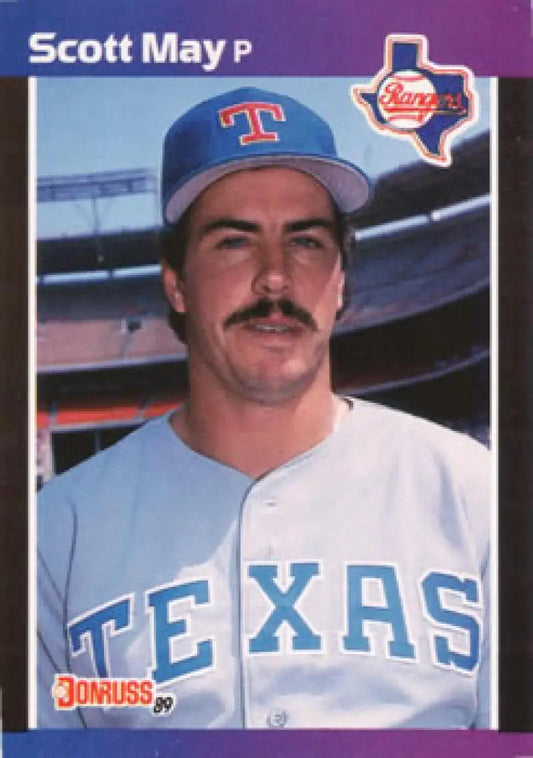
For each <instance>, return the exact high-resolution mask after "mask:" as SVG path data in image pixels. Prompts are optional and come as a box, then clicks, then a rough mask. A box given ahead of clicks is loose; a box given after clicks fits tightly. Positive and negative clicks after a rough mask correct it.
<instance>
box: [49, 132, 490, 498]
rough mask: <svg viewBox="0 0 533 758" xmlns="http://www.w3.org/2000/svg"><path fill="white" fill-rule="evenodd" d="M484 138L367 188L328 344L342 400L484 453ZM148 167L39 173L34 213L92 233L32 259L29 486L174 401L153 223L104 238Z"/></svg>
mask: <svg viewBox="0 0 533 758" xmlns="http://www.w3.org/2000/svg"><path fill="white" fill-rule="evenodd" d="M489 154H490V139H489V133H488V132H484V133H481V134H479V135H477V136H475V137H473V138H471V139H467V140H463V142H462V143H461V145H460V146H459V147H458V148H457V149H456V150H455V152H454V162H453V166H452V168H450V169H448V170H442V169H440V168H435V167H432V166H430V165H428V164H425V163H423V162H422V161H416V160H415V161H414V162H413V163H412V164H410V165H404V166H402V167H401V168H399V169H397V170H394V171H391V172H387V173H385V174H383V175H381V176H379V177H377V179H376V190H375V200H374V202H373V203H372V205H371V206H370V207H369V208H368V209H367V210H366V211H364V212H362V213H361V214H360V215H359V216H358V218H357V220H356V226H357V233H356V255H355V258H354V261H353V262H352V264H351V266H350V269H349V290H350V296H349V300H348V303H347V307H346V309H345V312H344V313H343V315H342V317H341V318H340V320H339V322H338V324H337V327H336V330H335V334H334V337H333V340H332V364H333V382H334V386H335V387H336V389H337V390H339V391H342V392H344V393H347V394H350V395H356V396H361V397H365V398H368V399H371V400H376V401H378V402H382V403H385V404H388V405H391V406H395V407H398V408H403V409H406V410H408V411H410V412H413V413H416V414H418V415H422V416H426V417H427V418H431V419H433V420H436V421H438V422H440V423H444V424H447V425H449V426H452V427H454V428H457V429H460V430H463V431H466V432H468V433H470V434H472V435H474V436H476V437H477V438H479V439H480V440H481V441H483V442H484V443H486V444H488V442H489V426H490V419H489V404H490V390H489V385H490V380H489V364H490V360H489V355H490V330H489V321H490V319H489V313H490V295H489V290H490V201H489V189H490V168H489ZM157 188H158V180H157V176H156V173H155V171H154V170H153V169H150V168H148V169H147V168H142V169H137V170H131V169H129V170H123V171H109V172H101V173H98V174H94V173H89V174H77V175H63V176H46V177H39V180H38V201H39V203H41V204H43V203H52V202H60V203H62V204H76V203H77V204H78V205H79V204H80V203H82V204H89V205H90V208H91V213H92V220H91V223H92V230H91V231H90V233H85V234H81V235H80V234H74V235H72V236H69V235H68V234H67V235H63V236H61V237H47V238H44V239H40V240H39V242H38V248H37V335H36V340H37V351H36V355H37V372H38V382H37V386H38V417H37V477H38V485H41V484H42V483H43V482H44V481H46V480H48V479H49V478H50V477H51V476H52V475H53V474H54V473H58V472H60V471H63V470H65V469H67V468H69V467H70V466H72V465H74V464H75V463H77V462H79V461H80V460H82V459H83V458H85V457H87V456H89V455H91V454H93V453H94V452H97V451H98V450H100V449H102V448H104V447H106V446H107V445H109V444H111V443H112V442H114V441H116V440H117V439H119V438H120V437H121V436H123V435H124V434H126V433H128V432H129V431H131V430H133V429H134V428H136V427H137V426H138V425H139V424H141V423H143V422H144V421H146V420H147V419H149V418H151V417H153V416H154V415H157V414H159V413H162V412H164V411H166V410H168V409H170V408H172V407H174V406H175V405H176V404H177V403H179V402H181V401H182V400H183V399H184V397H185V395H186V391H187V370H186V354H185V350H184V347H183V346H182V345H180V344H179V343H178V342H177V341H176V339H175V337H174V335H173V334H172V332H171V331H170V329H169V328H168V326H167V324H166V305H165V303H164V299H163V296H162V293H161V289H160V284H159V276H158V267H157V258H158V250H157V237H158V231H159V227H158V224H157V223H154V224H153V225H151V226H149V227H145V228H138V229H134V230H127V231H120V230H117V231H113V232H101V231H99V227H100V220H99V219H100V214H101V213H102V212H105V206H106V204H108V203H110V202H111V201H112V199H113V198H115V197H121V198H123V199H124V198H125V199H126V200H127V199H128V198H129V197H132V196H135V195H137V194H146V195H148V196H151V197H152V199H153V204H154V208H155V207H156V206H157Z"/></svg>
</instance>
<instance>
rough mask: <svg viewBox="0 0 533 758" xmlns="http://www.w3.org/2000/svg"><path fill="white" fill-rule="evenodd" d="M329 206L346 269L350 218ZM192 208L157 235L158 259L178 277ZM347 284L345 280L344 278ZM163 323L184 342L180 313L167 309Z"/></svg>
mask: <svg viewBox="0 0 533 758" xmlns="http://www.w3.org/2000/svg"><path fill="white" fill-rule="evenodd" d="M332 206H333V221H334V227H335V238H336V241H337V244H338V246H339V250H340V252H341V257H342V268H343V269H344V270H346V268H347V267H348V266H349V265H350V261H351V257H352V255H353V251H354V248H355V237H354V226H353V223H352V221H351V217H350V216H346V215H344V214H342V213H341V212H340V210H339V209H338V208H337V206H336V204H335V203H333V202H332ZM191 208H192V205H191V206H189V208H187V210H186V211H185V213H184V214H183V215H182V216H181V218H180V219H179V220H178V221H177V223H176V224H174V225H173V226H165V227H164V228H163V229H162V230H161V232H160V234H159V240H158V245H159V252H160V258H161V259H162V260H163V261H165V263H167V264H168V265H169V266H170V267H171V268H172V269H174V271H175V272H176V273H177V274H178V275H180V276H181V275H182V273H183V265H184V263H185V254H186V252H187V245H188V242H189V221H190V215H191V213H190V212H191ZM346 282H348V277H346ZM347 286H348V285H347V284H346V285H345V293H344V294H345V297H344V300H345V302H346V295H347V292H346V289H347ZM342 311H343V308H341V309H340V310H339V311H338V313H337V317H339V316H340V315H341V313H342ZM167 321H168V323H169V326H170V327H171V329H172V330H173V332H174V333H175V334H176V335H177V337H178V338H179V339H180V340H181V341H182V342H183V343H186V342H187V337H186V329H185V322H186V317H185V314H183V313H177V312H176V311H175V310H174V309H173V308H172V307H171V306H169V309H168V313H167Z"/></svg>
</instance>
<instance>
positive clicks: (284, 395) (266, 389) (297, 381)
mask: <svg viewBox="0 0 533 758" xmlns="http://www.w3.org/2000/svg"><path fill="white" fill-rule="evenodd" d="M319 369H320V367H319V366H313V367H309V366H307V367H301V366H300V367H299V368H297V367H290V368H289V367H285V368H284V370H280V369H279V368H278V369H277V370H274V369H272V367H269V368H265V367H264V366H263V367H260V368H259V369H258V370H256V371H254V372H250V371H241V372H239V376H238V380H239V384H240V386H241V388H242V391H243V395H245V396H247V397H249V398H250V399H251V400H254V401H255V402H258V403H261V404H263V405H279V404H280V403H284V402H287V401H289V400H294V399H295V398H298V397H300V396H301V395H303V394H304V393H305V392H306V391H307V390H308V389H309V387H310V386H311V385H312V384H313V383H314V381H315V380H316V379H317V377H318V375H319V373H320V371H319ZM328 377H329V373H328Z"/></svg>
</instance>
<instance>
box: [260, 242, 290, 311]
mask: <svg viewBox="0 0 533 758" xmlns="http://www.w3.org/2000/svg"><path fill="white" fill-rule="evenodd" d="M290 287H291V274H290V271H289V262H288V257H287V255H286V254H285V252H284V250H283V247H282V245H280V244H269V245H264V246H263V247H262V248H261V251H260V254H259V256H258V271H257V274H256V276H255V278H254V281H253V283H252V289H253V291H254V293H255V294H256V295H260V296H263V297H271V298H273V297H282V296H284V295H286V294H287V292H288V291H289V289H290Z"/></svg>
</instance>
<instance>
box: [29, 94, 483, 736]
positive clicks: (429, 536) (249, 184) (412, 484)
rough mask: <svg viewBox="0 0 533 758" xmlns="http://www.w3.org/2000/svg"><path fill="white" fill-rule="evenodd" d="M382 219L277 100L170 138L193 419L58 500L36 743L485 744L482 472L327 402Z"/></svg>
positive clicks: (184, 418)
mask: <svg viewBox="0 0 533 758" xmlns="http://www.w3.org/2000/svg"><path fill="white" fill-rule="evenodd" d="M369 193H370V190H369V185H368V182H367V180H366V178H365V176H364V174H363V173H362V172H361V170H360V169H359V168H357V167H356V166H354V165H351V164H350V163H348V162H346V161H344V160H342V159H341V158H339V157H338V155H337V153H336V148H335V144H334V141H333V136H332V134H331V131H330V129H329V126H328V125H327V124H326V123H325V122H324V121H323V120H322V119H321V118H319V117H318V116H317V115H316V114H315V113H313V112H312V111H310V110H309V109H308V108H307V107H305V106H304V105H302V104H300V103H299V102H296V101H294V100H293V99H291V98H289V97H286V96H284V95H280V94H276V93H272V92H265V91H262V90H257V89H253V88H245V89H238V90H235V91H232V92H227V93H224V94H222V95H220V96H217V97H215V98H213V99H210V100H208V101H205V102H202V103H200V104H199V105H197V106H196V107H195V108H193V109H192V110H191V111H189V112H188V113H187V114H185V115H184V116H182V117H181V118H179V119H178V120H177V121H176V122H175V123H174V125H173V126H172V127H171V129H170V130H169V132H168V134H167V137H166V140H165V146H164V158H163V169H162V203H163V214H164V221H165V225H166V227H167V232H166V240H165V251H164V260H163V263H162V279H163V286H164V290H165V294H166V297H167V299H168V302H169V306H170V314H171V318H170V321H171V325H172V326H173V327H174V328H175V329H176V331H177V332H178V333H179V335H180V336H181V337H182V338H183V339H184V340H185V341H186V343H187V347H188V354H189V370H190V397H189V399H188V401H187V402H186V403H185V404H184V405H183V406H181V407H180V408H179V409H177V410H175V411H174V412H173V413H170V414H167V415H165V416H163V417H161V418H158V419H157V420H154V421H151V422H149V423H147V424H146V425H145V426H143V427H142V428H141V429H139V430H137V431H136V432H134V433H133V434H131V435H129V436H128V437H126V438H125V439H123V440H122V441H121V442H119V443H118V444H116V445H115V446H113V447H111V448H109V449H107V450H105V451H103V452H101V453H99V454H98V455H97V456H95V457H94V458H92V459H91V460H89V461H87V462H85V463H82V464H81V465H79V466H77V467H75V468H74V469H71V470H70V471H69V472H67V473H65V474H63V475H61V476H59V477H57V478H56V479H55V480H53V481H52V482H51V483H50V484H49V485H47V486H46V487H45V488H44V489H43V491H42V496H41V502H40V510H39V516H38V526H39V537H38V540H39V561H40V569H39V615H38V625H39V700H38V713H39V726H41V727H83V726H86V727H146V728H151V727H156V726H164V727H183V728H202V727H213V728H224V727H237V728H239V727H244V728H267V727H272V728H282V727H287V728H291V727H292V728H298V727H343V728H346V727H347V728H350V727H364V728H382V727H391V728H398V727H417V728H437V729H447V728H470V727H485V726H488V725H489V674H488V663H489V629H488V618H489V615H488V597H489V595H488V492H487V489H488V479H489V477H488V468H487V451H486V450H485V449H484V448H483V447H482V446H481V445H479V444H478V443H477V442H475V441H473V440H472V439H470V438H468V437H466V436H463V435H459V434H457V433H454V432H451V431H449V430H445V429H443V428H440V427H439V426H437V425H435V424H432V423H429V422H427V421H423V420H420V419H417V418H414V417H411V416H409V415H406V414H403V413H400V412H396V411H392V410H389V409H385V408H383V407H379V406H376V405H373V404H371V403H368V402H363V401H361V400H358V399H353V398H347V397H340V396H337V395H335V394H333V392H332V390H331V384H330V365H329V352H328V346H329V340H330V337H331V332H332V329H333V326H334V322H335V318H336V314H337V313H338V311H339V309H340V308H341V307H342V302H343V291H344V283H345V264H346V254H347V248H348V239H349V236H350V235H349V234H347V224H346V218H347V216H348V214H350V213H352V212H353V211H355V210H357V209H358V208H360V207H361V206H362V205H363V204H364V203H366V202H367V200H368V198H369Z"/></svg>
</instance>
